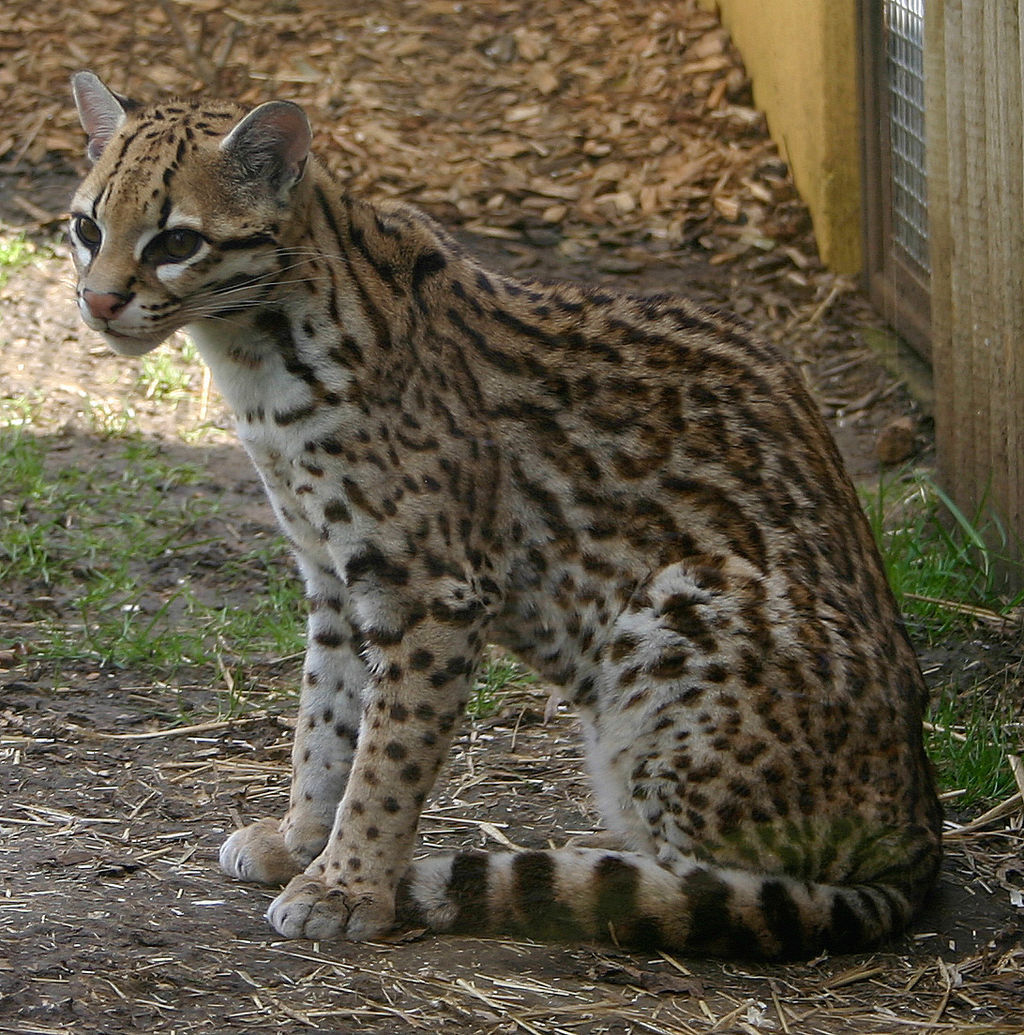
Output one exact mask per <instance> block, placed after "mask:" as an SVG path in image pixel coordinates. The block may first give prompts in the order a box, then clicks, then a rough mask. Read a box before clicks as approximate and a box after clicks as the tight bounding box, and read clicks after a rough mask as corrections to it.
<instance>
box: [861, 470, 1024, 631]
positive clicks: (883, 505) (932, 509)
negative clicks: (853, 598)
mask: <svg viewBox="0 0 1024 1035" xmlns="http://www.w3.org/2000/svg"><path fill="white" fill-rule="evenodd" d="M864 503H865V510H866V512H867V515H868V519H869V521H870V523H871V526H872V530H873V531H874V534H875V538H876V540H877V541H878V544H879V548H880V550H881V553H882V559H883V561H884V563H885V570H886V574H887V576H888V578H889V583H890V585H891V586H892V588H893V592H894V593H895V594H896V599H897V601H898V603H899V605H900V607H901V609H902V611H903V614H904V615H905V617H906V619H907V622H908V624H909V625H910V626H911V628H912V630H913V632H914V635H915V636H916V637H917V638H918V639H919V640H920V641H923V642H925V643H939V642H942V641H943V640H945V639H947V638H948V637H949V636H950V635H955V634H958V633H960V634H962V633H963V632H964V631H965V630H968V629H970V628H971V627H973V626H974V625H975V624H976V622H977V621H978V619H979V618H980V619H982V620H984V619H985V618H986V617H987V618H991V619H992V620H997V619H1000V618H1003V617H1005V616H1007V615H1010V614H1011V613H1013V611H1014V609H1016V608H1018V607H1020V606H1021V605H1022V604H1024V592H1022V591H1015V592H1009V591H1007V590H1006V588H1005V586H1006V578H1005V576H1006V574H1007V572H1008V570H1010V569H1011V568H1013V567H1014V562H1013V561H1011V560H1010V559H1009V557H1010V550H1009V549H1008V542H1007V535H1006V531H1005V529H1004V528H1003V526H1002V524H1001V523H1000V522H999V521H998V520H997V519H996V518H995V517H994V516H991V515H990V514H988V513H987V511H986V508H985V507H981V508H979V510H978V513H977V514H973V515H966V514H964V513H963V511H962V510H960V508H959V507H957V506H956V504H955V503H953V501H952V500H951V499H950V498H949V496H947V495H946V493H945V492H944V491H943V490H942V489H941V488H940V487H939V486H938V485H936V484H935V482H934V481H933V480H932V479H931V477H930V476H928V475H927V474H921V473H919V472H913V473H911V474H909V475H907V476H905V477H902V478H895V479H893V480H891V481H881V482H880V483H879V486H878V488H877V489H876V490H874V491H872V492H869V493H866V494H865V498H864ZM1016 567H1017V575H1018V577H1019V575H1020V571H1019V565H1018V566H1016Z"/></svg>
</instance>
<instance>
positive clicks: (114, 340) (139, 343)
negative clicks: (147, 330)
mask: <svg viewBox="0 0 1024 1035" xmlns="http://www.w3.org/2000/svg"><path fill="white" fill-rule="evenodd" d="M100 334H102V335H103V337H104V338H105V339H106V341H107V344H108V345H109V346H110V347H111V349H113V350H114V352H116V353H117V354H118V355H119V356H144V355H145V354H146V353H147V352H152V351H153V349H155V348H156V347H157V346H158V345H159V344H160V343H161V342H162V341H163V340H164V337H165V335H161V336H160V337H157V338H154V337H152V336H149V335H147V336H145V337H137V336H135V335H131V334H122V333H121V332H119V331H115V330H111V328H109V327H105V328H103V329H102V330H100Z"/></svg>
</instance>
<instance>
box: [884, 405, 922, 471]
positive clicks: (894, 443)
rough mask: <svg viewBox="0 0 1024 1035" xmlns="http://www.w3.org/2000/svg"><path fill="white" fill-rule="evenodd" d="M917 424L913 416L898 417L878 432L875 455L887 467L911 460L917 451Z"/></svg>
mask: <svg viewBox="0 0 1024 1035" xmlns="http://www.w3.org/2000/svg"><path fill="white" fill-rule="evenodd" d="M915 432H916V426H915V424H914V420H913V418H912V417H897V418H896V419H895V420H891V421H889V423H888V424H886V426H885V427H884V428H882V430H881V431H880V432H879V433H878V441H877V442H876V443H875V456H877V457H878V459H879V461H880V462H881V463H883V464H885V465H886V466H887V467H888V466H891V465H893V464H901V463H903V461H904V460H909V459H910V458H911V457H912V456H913V455H914V453H916V452H917V441H916V434H915Z"/></svg>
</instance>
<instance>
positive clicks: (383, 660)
mask: <svg viewBox="0 0 1024 1035" xmlns="http://www.w3.org/2000/svg"><path fill="white" fill-rule="evenodd" d="M414 606H415V608H416V609H417V611H418V612H419V613H418V614H417V616H416V620H415V623H414V624H412V625H409V624H407V625H406V626H405V628H401V627H399V626H396V625H395V624H394V623H391V622H385V627H384V629H383V630H382V634H381V635H377V634H375V632H374V631H373V630H372V629H369V628H367V630H366V638H367V641H368V642H369V643H370V644H373V646H372V647H371V649H370V659H371V663H370V669H371V680H370V684H369V686H368V689H367V692H366V696H365V700H364V710H363V722H362V727H361V731H360V736H359V743H358V746H357V749H356V755H355V759H354V761H353V765H352V772H351V775H350V777H349V781H348V785H347V787H346V788H345V793H344V796H343V798H342V801H341V804H340V806H339V807H338V812H337V816H336V818H335V822H334V826H333V829H332V830H331V834H330V838H329V840H328V842H327V845H326V846H325V848H324V850H323V851H322V852H321V854H320V855H319V857H318V858H317V859H315V860H314V861H313V862H312V863H311V864H310V865H309V866H307V867H306V870H305V873H303V874H301V875H299V876H297V877H295V878H294V879H293V880H292V881H291V883H290V884H289V885H288V886H287V887H286V888H285V890H284V891H283V892H282V893H281V894H280V895H279V896H278V897H277V898H276V899H275V900H274V902H272V903H271V905H270V908H269V909H268V911H267V918H268V920H269V921H270V923H271V924H272V925H273V927H274V928H275V929H276V930H277V931H278V932H279V933H281V934H283V935H284V936H286V937H289V938H297V937H307V938H334V937H346V938H349V939H351V940H354V941H357V940H361V939H366V938H372V937H374V936H375V935H379V934H381V933H383V932H385V931H387V930H389V929H390V928H391V927H392V926H393V924H394V920H395V891H396V888H397V886H398V882H399V880H400V879H401V878H402V877H403V876H404V874H405V872H406V870H407V869H408V866H409V863H410V860H411V857H412V850H413V843H414V840H415V836H416V829H417V826H418V823H419V817H420V812H421V811H422V808H423V803H424V801H425V799H426V796H427V794H428V793H429V791H430V789H431V787H432V786H433V784H434V781H435V779H436V777H437V773H438V770H439V769H440V768H441V765H442V763H443V762H444V760H445V758H446V757H447V756H448V752H449V748H450V746H451V741H452V737H453V734H454V730H455V727H456V724H457V722H458V720H459V717H460V716H461V714H462V711H463V709H464V707H465V703H466V699H467V697H468V695H469V686H470V676H471V675H472V673H473V672H474V671H475V669H476V667H477V662H478V660H479V656H480V650H481V643H482V632H481V629H482V624H483V622H482V614H481V611H482V607H481V605H480V603H479V601H473V600H471V599H470V597H469V595H468V594H465V593H460V594H459V595H458V596H457V597H455V598H454V599H453V598H452V597H448V598H447V600H446V599H442V598H439V597H434V598H433V599H431V595H430V594H429V592H428V593H426V594H425V600H424V601H423V603H417V604H416V605H414ZM377 614H378V616H380V614H381V611H379V610H378V612H377Z"/></svg>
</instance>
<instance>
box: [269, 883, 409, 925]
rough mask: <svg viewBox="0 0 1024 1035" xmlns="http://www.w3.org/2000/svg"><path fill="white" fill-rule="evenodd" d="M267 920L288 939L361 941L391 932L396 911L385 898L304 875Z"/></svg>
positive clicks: (281, 897) (272, 907)
mask: <svg viewBox="0 0 1024 1035" xmlns="http://www.w3.org/2000/svg"><path fill="white" fill-rule="evenodd" d="M267 920H269V921H270V925H271V926H272V927H273V928H274V930H275V931H277V932H278V933H279V934H282V935H284V937H285V938H313V939H316V940H324V941H327V940H330V939H332V938H345V939H347V940H348V941H353V942H359V941H366V940H367V939H369V938H374V937H376V936H378V935H381V934H385V933H386V932H387V931H390V930H391V928H392V927H394V924H395V910H394V905H393V903H392V902H391V901H390V900H389V899H388V897H387V896H385V895H376V894H374V893H373V892H371V891H369V890H367V891H363V890H362V889H360V890H359V891H354V890H353V889H351V888H348V887H346V886H345V885H343V884H337V885H327V884H325V883H324V882H323V881H322V880H320V879H318V878H317V877H310V876H308V875H306V874H300V875H299V876H298V877H295V878H293V879H292V880H291V882H290V883H289V884H288V887H286V888H285V889H284V891H282V892H281V894H280V895H278V896H277V898H275V899H274V901H273V902H271V903H270V908H269V909H268V910H267Z"/></svg>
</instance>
